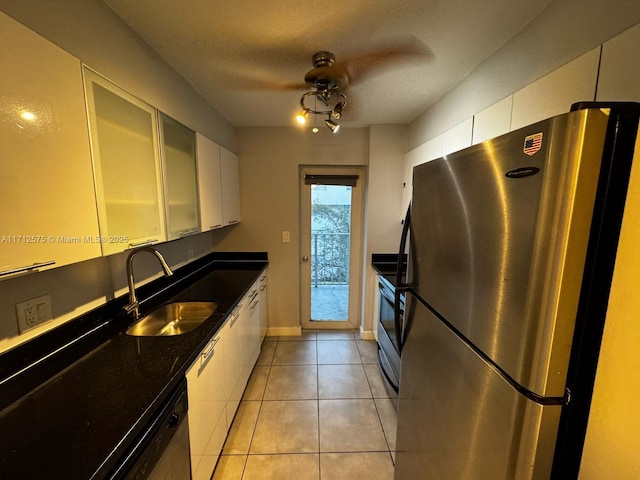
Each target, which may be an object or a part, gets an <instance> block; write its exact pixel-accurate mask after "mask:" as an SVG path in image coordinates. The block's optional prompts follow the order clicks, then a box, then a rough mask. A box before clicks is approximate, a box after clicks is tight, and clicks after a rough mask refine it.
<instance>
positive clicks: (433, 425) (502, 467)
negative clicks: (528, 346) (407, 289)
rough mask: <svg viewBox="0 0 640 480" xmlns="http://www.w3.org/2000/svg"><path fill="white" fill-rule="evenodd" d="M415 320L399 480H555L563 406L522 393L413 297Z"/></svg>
mask: <svg viewBox="0 0 640 480" xmlns="http://www.w3.org/2000/svg"><path fill="white" fill-rule="evenodd" d="M407 319H408V321H409V323H408V324H407V325H408V328H409V329H410V332H409V335H408V337H407V341H406V343H405V346H404V350H403V352H402V378H401V381H400V396H399V406H398V435H397V453H396V466H395V480H430V479H434V480H441V479H464V480H474V479H478V480H486V479H491V480H514V479H515V480H522V479H545V480H548V478H549V474H550V471H551V461H552V457H553V449H554V446H555V439H556V431H557V427H558V420H559V416H560V408H561V407H560V406H559V405H553V406H542V405H540V404H537V403H536V402H533V401H531V400H529V399H528V398H526V397H525V396H523V395H522V394H520V393H519V392H518V391H516V390H515V389H514V388H513V387H512V385H511V384H509V383H508V382H507V381H506V380H505V379H504V378H503V377H502V376H501V375H500V374H499V373H498V372H497V371H496V370H495V369H494V368H493V367H492V366H491V364H489V363H487V362H486V361H484V360H483V359H482V358H481V357H480V356H478V355H477V353H476V352H474V351H473V350H472V349H471V348H470V347H469V346H467V345H466V344H465V343H464V342H463V341H461V340H460V339H459V338H458V337H457V336H456V335H455V334H454V333H453V332H452V331H451V330H450V329H449V328H448V327H446V326H445V325H444V324H443V323H442V322H441V321H440V320H439V319H438V318H437V317H436V316H434V315H433V314H432V313H431V312H430V311H429V310H428V309H427V308H426V307H425V306H423V305H422V304H420V303H419V302H417V301H414V299H413V298H412V299H411V300H409V301H408V305H407Z"/></svg>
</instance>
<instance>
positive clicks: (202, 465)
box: [186, 329, 227, 479]
mask: <svg viewBox="0 0 640 480" xmlns="http://www.w3.org/2000/svg"><path fill="white" fill-rule="evenodd" d="M224 334H225V332H224V329H222V330H221V331H220V332H218V334H216V335H215V336H214V338H213V339H212V340H211V341H210V342H209V343H208V344H207V346H206V347H205V348H204V349H203V350H202V352H201V353H200V356H199V357H198V359H197V360H196V361H195V362H194V363H193V365H191V367H190V368H189V370H188V371H187V374H186V376H187V394H188V396H189V444H190V451H191V471H192V477H193V478H194V479H199V478H202V479H209V478H210V477H211V474H212V473H213V467H214V466H215V461H216V460H217V458H218V455H219V454H220V450H221V449H222V444H223V443H224V435H216V429H217V430H219V431H220V430H222V425H220V422H224V424H223V425H224V430H226V428H227V424H226V421H227V419H226V414H225V404H226V396H225V384H224V383H225V381H224V356H225V355H224V346H225V345H224V342H223V341H222V337H223V336H224Z"/></svg>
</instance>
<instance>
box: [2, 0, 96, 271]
mask: <svg viewBox="0 0 640 480" xmlns="http://www.w3.org/2000/svg"><path fill="white" fill-rule="evenodd" d="M0 44H2V47H0V64H1V65H2V75H0V97H1V99H2V101H1V102H0V218H1V219H2V220H1V221H0V278H9V277H11V276H12V275H17V274H20V273H22V272H25V271H29V270H40V269H44V268H53V267H57V266H62V265H67V264H70V263H74V262H80V261H83V260H87V259H90V258H94V257H98V256H100V244H99V243H98V242H96V241H95V240H96V236H97V235H98V219H97V215H96V204H95V196H94V192H93V174H92V170H91V156H90V149H89V140H88V138H89V136H88V131H87V119H86V111H85V106H84V92H83V87H82V70H81V65H80V61H79V60H78V59H77V58H75V57H74V56H72V55H70V54H69V53H67V52H65V51H64V50H62V49H61V48H59V47H58V46H56V45H54V44H53V43H51V42H49V41H48V40H46V39H45V38H43V37H41V36H40V35H38V34H36V33H34V32H33V31H31V30H29V29H28V28H26V27H24V26H23V25H22V24H20V23H18V22H16V21H15V20H13V19H12V18H10V17H8V16H7V15H5V14H3V13H1V12H0Z"/></svg>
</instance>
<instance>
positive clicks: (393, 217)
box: [361, 125, 407, 338]
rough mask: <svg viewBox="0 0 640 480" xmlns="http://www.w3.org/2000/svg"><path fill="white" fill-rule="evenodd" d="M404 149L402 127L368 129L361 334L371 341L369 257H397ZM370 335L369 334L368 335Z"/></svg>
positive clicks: (372, 311)
mask: <svg viewBox="0 0 640 480" xmlns="http://www.w3.org/2000/svg"><path fill="white" fill-rule="evenodd" d="M406 145H407V128H406V126H404V125H372V126H371V128H370V138H369V175H368V185H367V206H366V212H365V227H364V232H365V246H364V248H365V261H364V265H363V266H364V270H365V280H364V282H363V285H364V296H363V305H362V312H363V319H362V326H361V331H362V335H363V336H364V337H366V338H372V336H373V334H374V333H373V332H374V330H375V328H377V319H376V318H375V315H376V313H377V306H376V305H375V300H374V299H375V298H376V295H377V288H378V285H377V282H376V273H375V271H374V270H373V268H372V267H371V254H373V253H397V252H398V247H399V245H400V234H401V232H402V224H401V223H400V217H398V215H397V212H398V210H399V209H400V204H401V201H402V188H401V186H402V173H403V171H402V162H403V155H402V152H403V151H404V150H405V148H406ZM369 332H370V333H369Z"/></svg>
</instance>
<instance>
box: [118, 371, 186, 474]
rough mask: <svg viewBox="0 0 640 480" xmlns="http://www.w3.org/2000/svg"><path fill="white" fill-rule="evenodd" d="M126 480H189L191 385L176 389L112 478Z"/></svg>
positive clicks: (182, 384) (182, 385)
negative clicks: (188, 414)
mask: <svg viewBox="0 0 640 480" xmlns="http://www.w3.org/2000/svg"><path fill="white" fill-rule="evenodd" d="M108 478H111V479H114V480H115V479H125V480H142V479H145V480H189V479H191V460H190V455H189V422H188V419H187V382H186V380H183V381H181V382H180V384H179V385H178V386H177V387H176V388H175V389H174V391H173V392H172V393H171V395H170V396H169V398H168V399H167V400H166V402H165V403H164V405H163V406H162V407H161V408H160V410H159V411H158V413H157V414H156V416H155V417H154V419H153V420H152V421H151V422H150V423H149V425H148V426H147V428H146V429H145V430H144V432H143V433H142V434H141V435H140V436H139V437H138V439H137V440H136V442H135V443H134V445H133V446H132V448H131V449H130V450H129V452H128V453H127V455H125V458H124V459H123V460H122V462H121V463H120V464H119V465H118V467H116V469H115V470H114V471H113V472H112V474H111V475H109V477H108Z"/></svg>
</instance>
